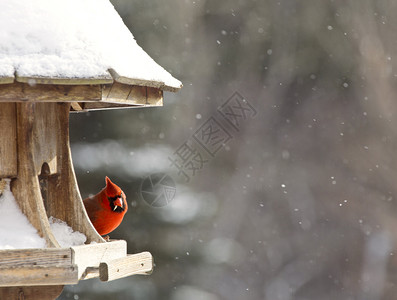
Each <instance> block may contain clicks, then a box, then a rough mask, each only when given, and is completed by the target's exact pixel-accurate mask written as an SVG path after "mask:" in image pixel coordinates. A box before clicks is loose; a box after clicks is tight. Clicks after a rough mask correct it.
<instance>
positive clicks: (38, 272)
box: [0, 265, 79, 287]
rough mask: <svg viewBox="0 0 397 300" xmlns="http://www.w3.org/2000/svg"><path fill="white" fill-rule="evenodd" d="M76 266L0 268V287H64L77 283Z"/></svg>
mask: <svg viewBox="0 0 397 300" xmlns="http://www.w3.org/2000/svg"><path fill="white" fill-rule="evenodd" d="M78 281H79V280H78V277H77V267H76V266H64V265H61V266H54V265H49V266H32V265H26V266H23V265H22V266H17V267H9V266H0V286H2V287H6V286H7V287H8V286H30V285H64V284H76V283H78Z"/></svg>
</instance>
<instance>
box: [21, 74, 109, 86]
mask: <svg viewBox="0 0 397 300" xmlns="http://www.w3.org/2000/svg"><path fill="white" fill-rule="evenodd" d="M16 81H18V82H23V83H30V84H47V85H48V84H62V85H88V84H107V83H112V82H113V78H112V76H111V75H110V74H108V75H107V76H106V75H105V76H101V77H91V78H76V77H75V78H73V77H42V76H30V77H29V76H19V75H18V73H17V77H16Z"/></svg>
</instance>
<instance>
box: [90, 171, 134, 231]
mask: <svg viewBox="0 0 397 300" xmlns="http://www.w3.org/2000/svg"><path fill="white" fill-rule="evenodd" d="M83 202H84V206H85V209H86V211H87V214H88V216H89V217H90V220H91V223H92V224H93V225H94V227H95V229H96V231H98V233H99V234H100V235H106V234H108V233H109V232H112V231H113V230H115V229H116V228H117V227H118V226H119V225H120V223H121V221H122V220H123V217H124V215H125V213H126V212H127V210H128V205H127V201H126V199H125V194H124V192H123V191H122V190H121V189H120V188H119V187H118V186H117V185H115V184H114V183H113V182H111V181H110V179H109V178H108V177H107V176H106V186H105V187H104V188H103V189H102V190H101V191H100V192H99V193H98V194H96V195H95V196H92V197H89V198H87V199H84V201H83Z"/></svg>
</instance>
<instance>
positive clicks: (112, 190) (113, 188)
mask: <svg viewBox="0 0 397 300" xmlns="http://www.w3.org/2000/svg"><path fill="white" fill-rule="evenodd" d="M106 195H107V196H108V197H110V198H113V197H117V196H120V195H121V189H120V188H119V187H118V186H117V185H115V184H114V183H113V182H112V181H111V180H110V179H109V177H107V176H106Z"/></svg>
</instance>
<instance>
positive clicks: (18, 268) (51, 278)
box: [0, 240, 153, 299]
mask: <svg viewBox="0 0 397 300" xmlns="http://www.w3.org/2000/svg"><path fill="white" fill-rule="evenodd" d="M126 252H127V243H126V242H125V241H122V240H121V241H111V242H107V243H98V244H91V245H82V246H74V247H71V248H51V249H15V250H0V257H1V260H0V287H10V286H39V285H65V284H76V283H78V281H79V280H86V279H91V278H96V277H99V278H100V279H101V280H102V281H110V280H115V279H119V278H123V277H127V276H131V275H136V274H142V275H145V274H148V273H150V272H151V271H152V269H153V258H152V255H151V254H150V253H149V252H142V253H138V254H134V255H127V253H126ZM1 295H2V294H1V289H0V299H3V298H2V297H1Z"/></svg>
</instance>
